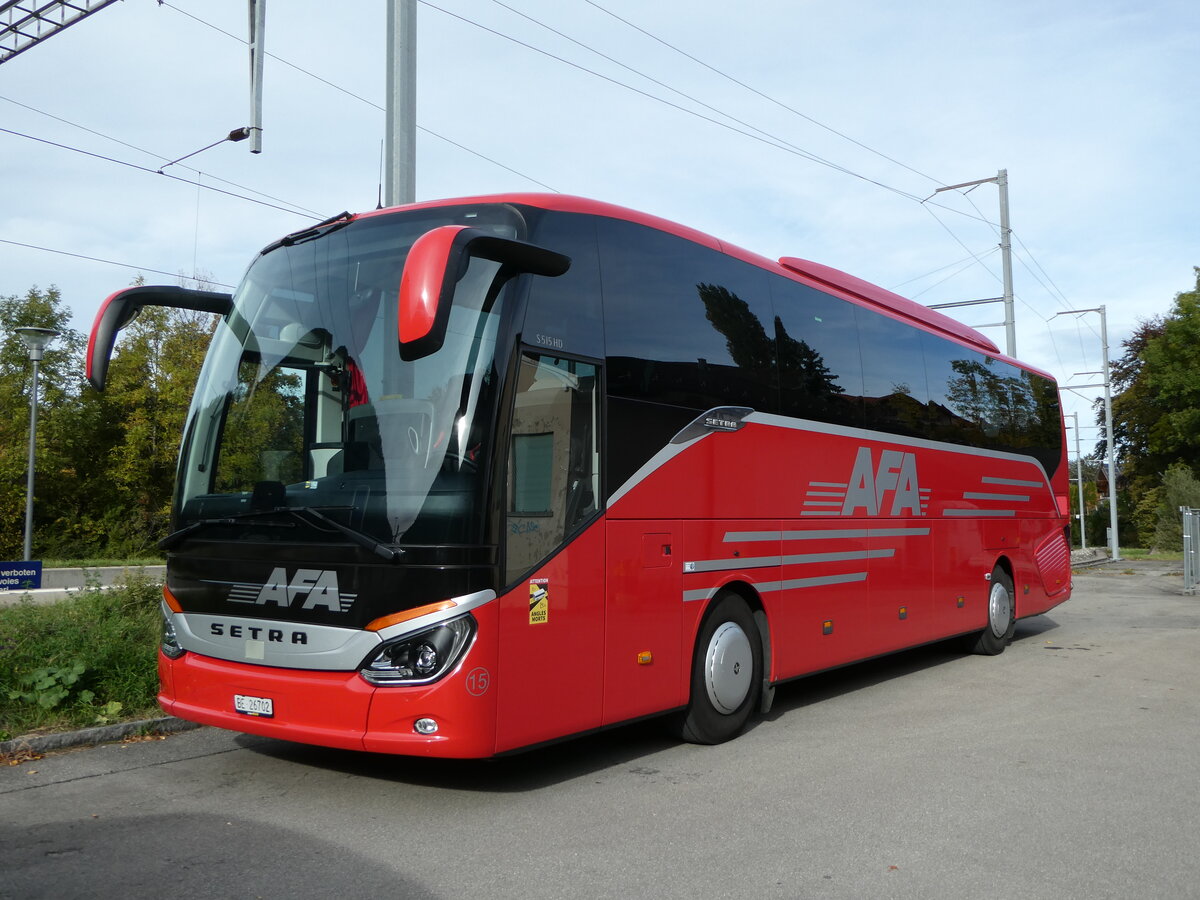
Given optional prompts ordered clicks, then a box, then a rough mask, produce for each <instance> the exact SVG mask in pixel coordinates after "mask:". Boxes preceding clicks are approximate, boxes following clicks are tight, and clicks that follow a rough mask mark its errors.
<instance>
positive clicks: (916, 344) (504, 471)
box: [88, 194, 1070, 757]
mask: <svg viewBox="0 0 1200 900" xmlns="http://www.w3.org/2000/svg"><path fill="white" fill-rule="evenodd" d="M148 304H158V305H167V306H178V307H187V308H194V309H204V310H208V311H211V312H214V313H218V314H220V317H221V318H220V322H219V324H218V325H217V328H216V332H215V334H214V336H213V339H212V344H211V347H210V349H209V351H208V355H207V358H206V360H205V363H204V367H203V371H202V373H201V375H200V379H199V382H198V385H197V388H196V394H195V398H194V401H193V403H192V407H191V411H190V413H189V416H188V420H187V425H186V430H185V433H184V436H183V445H182V449H181V452H180V461H179V473H178V486H177V493H176V498H175V504H174V523H175V524H174V527H175V529H176V530H175V531H174V533H172V534H170V535H169V536H168V537H166V539H165V540H164V541H163V544H162V546H163V547H164V549H166V550H167V551H168V553H167V581H166V586H165V589H164V598H165V599H164V603H163V637H162V646H161V654H160V656H159V670H160V675H161V682H162V687H161V693H160V695H159V701H160V703H161V704H162V706H163V708H164V709H165V710H166V711H167V712H169V713H171V714H174V715H176V716H180V717H182V718H185V719H190V720H193V721H196V722H203V723H206V724H209V725H216V726H220V727H223V728H229V729H234V730H238V731H244V732H252V733H256V734H261V735H269V736H272V737H278V738H284V739H287V740H293V741H303V742H309V743H314V744H322V745H327V746H332V747H343V748H353V749H358V750H368V751H378V752H386V753H402V754H425V755H432V756H452V757H486V756H492V755H495V754H499V753H504V752H506V751H510V750H514V749H517V748H524V747H530V746H533V745H536V744H541V743H544V742H547V741H552V740H556V739H559V738H562V737H565V736H568V735H575V734H580V733H583V732H587V731H592V730H594V729H598V728H603V727H607V726H611V725H616V724H618V723H623V722H629V721H631V720H634V719H639V718H643V717H647V716H659V715H664V714H669V715H671V716H672V717H673V721H674V722H675V723H676V725H677V728H678V731H679V733H680V734H681V735H682V736H683V737H684V738H686V739H689V740H693V741H698V742H702V743H716V742H719V741H723V740H726V739H729V738H731V737H733V736H735V735H736V734H737V733H739V732H740V731H741V730H742V728H743V727H744V725H745V724H746V722H747V720H748V719H749V718H750V717H751V716H752V715H753V714H754V713H755V712H758V711H765V710H766V709H767V708H769V706H770V703H771V699H772V695H773V691H774V687H775V685H777V684H779V683H780V682H783V681H787V680H789V679H793V678H797V677H799V676H802V675H806V674H809V673H813V672H817V671H820V670H824V669H829V668H832V667H835V666H841V665H844V664H846V663H850V662H853V661H856V660H862V659H866V658H869V657H874V656H879V655H881V654H886V653H889V652H892V651H896V650H900V649H903V648H907V647H913V646H916V645H919V644H924V643H929V642H932V641H939V640H944V639H947V638H951V637H955V636H965V637H966V639H967V641H968V642H969V643H971V644H972V645H973V647H974V649H975V650H977V651H978V652H982V653H988V654H995V653H999V652H1001V651H1002V650H1003V649H1004V646H1005V644H1006V643H1007V642H1008V641H1009V639H1010V637H1011V635H1012V633H1013V627H1014V623H1015V621H1016V619H1018V618H1022V617H1026V616H1033V615H1037V614H1039V613H1043V612H1045V611H1046V610H1048V609H1050V608H1051V607H1053V606H1055V605H1056V604H1058V603H1061V602H1062V601H1064V600H1066V599H1067V597H1068V596H1069V594H1070V560H1069V551H1068V540H1067V520H1066V515H1065V514H1066V510H1067V508H1068V507H1067V492H1068V484H1067V477H1068V475H1067V467H1066V463H1065V456H1064V443H1063V426H1062V416H1061V412H1060V407H1059V397H1058V391H1057V387H1056V385H1055V383H1054V381H1053V380H1052V379H1051V378H1050V377H1049V376H1048V375H1046V374H1044V373H1041V372H1038V371H1035V370H1033V369H1031V368H1029V367H1027V366H1023V365H1021V364H1019V363H1016V362H1014V361H1013V360H1010V359H1006V358H1004V357H1003V356H1001V355H1000V354H999V352H998V351H997V348H996V347H995V345H994V344H993V343H992V342H991V341H989V340H988V339H987V338H985V337H983V336H982V335H980V334H979V333H978V332H976V331H974V330H972V329H970V328H967V327H965V326H963V325H961V324H959V323H957V322H955V321H953V320H951V319H949V318H947V317H945V316H943V315H941V314H939V313H936V312H932V311H930V310H928V309H926V308H924V307H921V306H919V305H917V304H915V303H913V302H911V301H908V300H905V299H903V298H901V297H898V296H896V295H894V294H892V293H890V292H888V291H885V290H883V289H881V288H878V287H875V286H873V285H871V284H868V283H866V282H863V281H860V280H858V279H856V278H853V277H851V276H849V275H846V274H844V273H842V272H838V271H836V270H833V269H830V268H827V267H824V266H821V265H817V264H815V263H811V262H806V261H804V260H800V259H792V258H784V259H781V260H779V261H778V262H774V261H771V260H768V259H764V258H761V257H758V256H755V255H753V254H751V253H748V252H746V251H743V250H740V249H738V248H736V247H732V246H729V245H727V244H725V243H723V242H721V241H719V240H716V239H714V238H712V237H709V236H707V235H704V234H701V233H698V232H696V231H692V230H690V229H687V228H684V227H681V226H679V225H675V224H673V223H670V222H666V221H662V220H660V219H656V218H653V217H650V216H646V215H642V214H639V213H635V212H632V211H630V210H627V209H622V208H619V207H615V206H609V205H605V204H601V203H595V202H591V201H587V200H582V199H578V198H571V197H565V196H558V195H551V196H543V195H526V194H521V195H506V196H496V197H483V198H471V199H461V200H448V201H444V202H437V203H422V204H417V205H413V206H407V207H402V208H397V209H386V210H380V211H377V212H371V213H365V214H362V215H350V214H343V215H341V216H337V217H335V218H333V219H330V220H328V221H326V222H323V223H321V224H319V225H316V226H313V227H312V228H309V229H307V230H304V231H300V232H297V233H295V234H291V235H288V236H287V237H285V238H283V239H282V240H280V241H278V242H276V243H274V244H272V245H271V246H269V247H267V248H266V249H264V250H263V251H262V252H261V253H260V254H259V256H258V258H257V259H256V260H255V261H254V263H253V264H252V265H251V267H250V268H249V270H248V272H247V274H246V276H245V279H244V280H243V282H242V284H241V286H240V287H239V288H238V289H237V291H236V293H235V294H233V295H232V296H231V295H228V294H218V293H210V292H200V291H188V290H185V289H182V288H147V287H141V288H132V289H129V290H126V291H121V292H118V293H117V294H114V295H113V296H112V297H110V298H109V300H108V301H107V302H106V304H105V306H104V308H103V309H102V310H101V312H100V314H99V315H98V316H97V319H96V325H95V327H94V329H93V332H92V338H91V342H90V348H89V373H88V374H89V378H90V379H91V380H92V383H93V384H94V385H96V386H97V387H102V386H103V382H104V376H105V371H106V368H107V364H108V358H109V355H110V354H111V352H112V347H113V343H114V339H115V337H116V333H117V331H118V330H119V329H120V328H121V327H122V326H123V325H124V324H125V323H126V322H127V321H128V320H129V319H130V318H131V317H132V315H134V314H135V313H136V311H137V309H139V308H140V307H141V306H145V305H148Z"/></svg>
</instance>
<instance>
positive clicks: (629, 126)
mask: <svg viewBox="0 0 1200 900" xmlns="http://www.w3.org/2000/svg"><path fill="white" fill-rule="evenodd" d="M3 5H4V4H3V3H0V6H3ZM7 21H8V19H7V18H5V17H4V15H3V14H0V26H3V25H4V24H5V23H6V22H7ZM247 21H248V15H247V3H246V0H167V2H158V0H122V2H119V3H116V4H113V5H112V6H109V7H107V8H105V9H103V10H101V11H100V12H97V13H95V14H94V15H92V16H90V17H88V18H87V19H85V20H83V21H81V22H79V23H77V24H75V25H73V26H72V27H70V28H68V29H66V30H65V31H63V32H61V33H59V34H57V35H55V36H53V37H51V38H49V39H47V40H46V41H44V42H43V43H41V44H38V45H36V46H34V47H32V48H30V49H28V50H26V51H25V52H23V53H21V54H20V55H17V56H15V57H12V58H11V59H9V60H8V61H6V62H4V63H3V64H0V179H2V181H0V184H2V186H3V190H2V193H0V296H10V295H14V294H17V295H20V294H24V293H25V292H26V291H27V290H28V289H29V288H30V287H32V286H34V285H36V286H38V287H40V288H46V287H49V286H50V285H55V286H57V287H58V288H59V289H60V291H61V292H62V295H63V298H64V300H65V303H66V304H67V306H68V307H69V308H70V309H71V310H72V313H73V327H75V328H77V329H79V330H81V331H85V332H86V331H87V330H88V329H90V327H91V322H92V319H93V317H94V316H95V313H96V310H97V308H98V306H99V304H100V302H101V301H102V300H103V298H104V297H106V296H107V295H108V294H109V293H111V292H112V291H114V290H117V289H119V288H121V287H124V286H126V285H128V284H129V283H130V282H131V281H132V280H133V279H134V278H135V277H136V276H137V275H138V274H139V273H141V274H142V275H144V276H145V278H146V281H147V283H151V284H153V283H166V284H173V283H178V282H179V279H180V278H181V277H190V276H194V275H199V276H200V277H202V278H204V279H207V280H209V281H211V282H215V283H217V284H220V285H227V286H233V285H235V284H236V283H237V281H238V279H239V278H240V277H241V274H242V272H243V271H244V270H245V267H246V265H247V264H248V263H249V261H250V260H251V258H252V257H253V256H254V255H255V254H256V253H257V251H258V250H259V249H261V248H262V247H263V246H265V245H266V244H268V243H270V242H272V241H273V240H275V239H276V238H278V237H280V236H282V235H283V234H286V233H288V232H291V231H294V230H297V229H299V228H302V227H304V226H305V225H308V224H311V223H312V222H313V221H315V220H318V219H323V218H325V217H327V216H329V215H333V214H335V213H338V212H341V211H342V210H347V209H348V210H351V211H363V210H368V209H373V208H374V207H375V206H376V204H377V202H378V199H379V196H380V189H379V181H380V161H381V152H382V141H383V133H384V127H385V117H384V112H383V105H384V102H385V21H386V11H385V2H384V0H347V2H345V3H339V4H331V3H328V2H320V0H271V2H270V3H269V4H268V5H267V26H266V36H265V45H266V48H267V51H268V53H269V54H271V57H270V58H268V59H267V61H266V65H265V88H264V99H263V107H264V120H263V152H262V153H261V154H257V155H256V154H251V153H250V152H249V150H248V146H249V145H248V143H231V142H222V143H220V144H218V146H215V147H212V148H211V149H208V150H205V151H204V152H203V153H200V154H198V155H196V156H194V157H192V158H190V159H188V160H185V161H184V162H182V163H179V164H176V165H171V166H167V167H166V168H165V169H164V170H163V174H159V173H158V170H159V169H160V168H161V167H163V166H164V165H165V164H166V163H168V162H170V161H172V160H175V159H178V158H179V157H182V156H184V155H186V154H189V153H192V152H193V151H195V150H198V149H200V148H201V147H205V146H207V145H209V144H212V143H214V142H216V141H219V140H220V139H221V138H223V137H224V136H225V135H226V134H227V133H229V132H230V131H231V130H233V129H236V128H239V127H242V126H244V125H246V124H248V122H249V110H250V102H249V60H248V51H247V49H246V44H245V40H246V37H247ZM223 32H224V33H223ZM1197 47H1200V4H1197V3H1195V2H1194V0H1179V2H1175V0H1089V2H1082V0H1061V2H1056V3H1046V2H1045V0H1014V2H1009V3H1005V4H996V3H991V2H986V3H985V2H979V0H957V2H949V0H915V2H913V3H907V4H900V3H895V2H893V0H843V2H840V3H836V4H834V3H828V2H814V0H746V2H743V3H740V4H732V3H729V2H724V3H716V2H711V0H689V2H687V3H684V2H682V0H658V2H655V3H646V2H644V0H594V2H593V0H504V2H503V3H502V2H499V0H429V2H420V3H418V10H417V125H418V128H419V132H418V138H417V158H416V173H417V174H416V196H417V199H418V200H432V199H438V198H446V197H456V196H474V195H479V194H491V193H501V192H507V191H522V192H524V191H556V192H562V193H567V194H577V195H581V196H585V197H591V198H594V199H598V200H604V201H607V202H611V203H617V204H620V205H623V206H628V207H631V208H633V209H637V210H640V211H643V212H648V213H652V214H654V215H658V216H662V217H665V218H668V219H672V220H674V221H678V222H681V223H683V224H685V225H688V226H691V227H693V228H698V229H700V230H701V231H705V232H708V233H710V234H712V235H714V236H716V237H718V238H721V239H722V240H726V241H728V242H731V243H733V244H737V245H739V246H742V247H744V248H746V249H748V250H752V251H754V252H757V253H760V254H762V255H764V256H768V257H771V258H777V257H780V256H799V257H803V258H806V259H812V260H816V261H818V262H821V263H824V264H826V265H830V266H834V267H836V268H839V269H843V270H845V271H847V272H850V273H852V274H854V275H856V276H858V277H860V278H865V279H867V280H868V281H872V282H874V283H876V284H879V285H882V286H884V287H886V288H889V289H891V290H894V291H896V292H897V293H901V294H903V295H905V296H908V297H911V298H913V299H915V300H917V301H918V302H921V303H924V304H927V305H932V304H939V303H949V302H957V301H962V300H971V299H981V298H989V297H998V296H1000V294H1001V293H1002V281H1001V257H1000V254H999V250H998V245H999V240H1000V239H999V229H998V224H997V223H998V222H999V192H998V189H997V187H996V185H995V184H991V183H988V184H981V185H979V186H978V187H976V188H974V189H973V190H971V191H969V192H963V191H949V192H941V193H938V194H936V196H935V195H934V192H935V190H936V189H937V188H938V187H942V186H947V185H955V184H959V183H962V182H968V181H975V180H980V179H987V178H994V177H995V176H996V175H997V173H998V171H999V170H1001V169H1004V170H1006V171H1007V173H1008V179H1009V205H1010V216H1011V219H1010V221H1011V226H1012V229H1013V249H1014V257H1013V280H1014V285H1015V294H1016V298H1017V299H1016V304H1015V312H1016V355H1017V357H1019V358H1020V359H1023V360H1024V361H1026V362H1029V363H1032V364H1034V365H1036V366H1038V367H1040V368H1042V369H1044V370H1046V371H1049V372H1050V373H1051V374H1053V375H1054V376H1055V377H1056V378H1058V379H1059V381H1060V383H1061V384H1062V385H1063V386H1064V387H1065V388H1067V387H1070V386H1072V385H1089V384H1094V383H1095V382H1097V381H1098V380H1099V376H1098V375H1095V374H1086V373H1094V372H1098V371H1099V370H1100V368H1101V364H1102V358H1103V355H1102V340H1101V330H1100V316H1099V315H1098V314H1097V313H1085V314H1082V315H1075V314H1071V315H1056V313H1060V312H1064V311H1066V310H1079V309H1096V308H1098V307H1100V306H1102V305H1103V306H1104V307H1105V310H1106V317H1107V326H1108V328H1107V331H1108V344H1109V356H1110V358H1116V357H1119V356H1120V354H1121V352H1122V351H1121V341H1122V340H1124V339H1126V338H1128V337H1129V335H1130V334H1131V333H1132V331H1133V329H1134V328H1136V326H1137V324H1138V323H1139V321H1142V320H1145V319H1148V318H1150V317H1152V316H1156V315H1162V314H1165V313H1167V312H1168V311H1169V310H1170V307H1171V303H1172V301H1173V299H1174V297H1175V295H1176V294H1177V293H1178V292H1180V291H1186V290H1189V289H1191V288H1193V287H1194V286H1195V274H1194V272H1193V267H1194V266H1197V265H1200V215H1198V212H1200V187H1198V185H1200V171H1198V167H1197V153H1198V150H1200V116H1197V103H1198V98H1200V67H1197V66H1196V65H1195V55H1196V53H1197V49H1196V48H1197ZM80 151H83V152H80ZM88 154H90V155H88ZM102 157H103V158H102ZM22 245H24V246H22ZM33 248H41V249H33ZM66 254H75V255H74V256H71V255H66ZM79 257H89V258H90V259H82V258H79ZM114 263H116V264H114ZM949 313H950V314H951V315H953V316H955V317H956V318H958V319H959V320H960V321H963V322H965V323H967V324H969V325H974V326H989V327H982V328H981V330H982V331H984V333H985V334H987V335H988V336H989V337H991V338H992V340H993V341H995V342H996V343H997V344H998V345H999V346H1001V347H1003V346H1004V343H1005V341H1004V330H1003V328H999V327H990V326H991V324H992V323H997V322H1000V321H1001V319H1002V317H1003V313H1002V310H1001V309H1000V306H999V304H990V305H983V306H973V307H965V308H959V309H953V310H950V311H949ZM1079 373H1085V374H1079ZM1099 394H1100V392H1099V391H1098V390H1097V389H1095V388H1084V389H1082V390H1080V391H1079V392H1075V391H1070V390H1067V391H1065V392H1064V401H1065V407H1066V409H1067V411H1068V413H1070V412H1076V413H1078V414H1079V420H1080V436H1081V439H1082V442H1083V445H1084V452H1085V453H1086V452H1088V450H1089V449H1090V446H1091V445H1092V444H1094V442H1095V440H1096V439H1097V436H1098V429H1097V428H1096V427H1095V425H1094V424H1093V423H1094V412H1093V411H1092V408H1091V404H1092V402H1093V401H1094V400H1095V398H1096V397H1097V396H1099ZM1069 440H1072V441H1073V435H1071V434H1069Z"/></svg>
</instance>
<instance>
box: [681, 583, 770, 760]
mask: <svg viewBox="0 0 1200 900" xmlns="http://www.w3.org/2000/svg"><path fill="white" fill-rule="evenodd" d="M762 665H763V663H762V640H761V638H760V637H759V633H758V626H757V625H756V624H755V622H754V616H753V614H752V613H751V612H750V608H749V607H748V606H747V605H746V601H745V600H743V599H742V598H741V597H739V596H738V595H737V594H735V593H733V592H731V591H723V592H721V593H719V594H718V595H717V596H716V599H715V600H714V601H713V605H712V608H711V609H709V611H708V613H707V615H705V617H704V621H703V623H702V624H701V626H700V633H699V635H698V636H697V638H696V650H695V653H694V654H693V657H692V685H691V699H690V701H689V703H688V707H687V709H686V710H685V711H684V713H683V718H682V721H681V722H680V725H679V734H680V736H681V737H682V738H683V739H684V740H685V741H690V742H691V743H694V744H720V743H722V742H724V741H727V740H729V739H730V738H733V737H736V736H737V735H738V734H739V733H740V732H741V730H742V729H743V728H744V727H745V725H746V722H747V721H748V720H749V718H750V713H751V712H752V711H753V709H754V705H755V703H756V702H757V701H758V693H759V690H760V688H761V685H762Z"/></svg>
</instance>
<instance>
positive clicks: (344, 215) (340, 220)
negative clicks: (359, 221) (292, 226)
mask: <svg viewBox="0 0 1200 900" xmlns="http://www.w3.org/2000/svg"><path fill="white" fill-rule="evenodd" d="M352 221H354V216H353V214H352V213H350V212H340V213H338V214H337V215H336V216H330V217H329V218H328V219H326V220H325V221H323V222H318V223H317V224H316V225H310V226H308V227H307V228H301V229H300V230H299V231H293V232H292V233H291V234H289V235H285V236H284V237H281V238H280V239H279V240H277V241H276V242H275V243H273V244H268V245H267V246H266V247H263V249H262V250H261V251H260V252H259V254H258V255H259V256H264V255H266V254H267V253H270V252H271V251H272V250H278V249H279V248H280V247H291V246H292V245H294V244H302V243H304V242H305V241H311V240H312V239H313V238H319V237H324V236H325V235H327V234H331V233H333V232H334V231H337V230H338V229H339V228H345V227H346V226H347V225H349V224H350V223H351V222H352Z"/></svg>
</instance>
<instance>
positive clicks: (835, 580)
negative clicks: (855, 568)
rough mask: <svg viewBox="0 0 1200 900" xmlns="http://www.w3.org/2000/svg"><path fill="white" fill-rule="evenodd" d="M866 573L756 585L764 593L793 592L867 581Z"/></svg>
mask: <svg viewBox="0 0 1200 900" xmlns="http://www.w3.org/2000/svg"><path fill="white" fill-rule="evenodd" d="M866 580H867V573H866V572H847V573H846V574H844V575H820V576H817V577H816V578H793V579H791V580H790V581H776V582H774V583H772V584H756V585H755V587H756V588H758V589H759V590H760V591H762V592H763V593H768V592H770V591H791V590H799V589H802V588H810V587H827V586H828V585H831V584H851V583H853V582H856V581H866Z"/></svg>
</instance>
